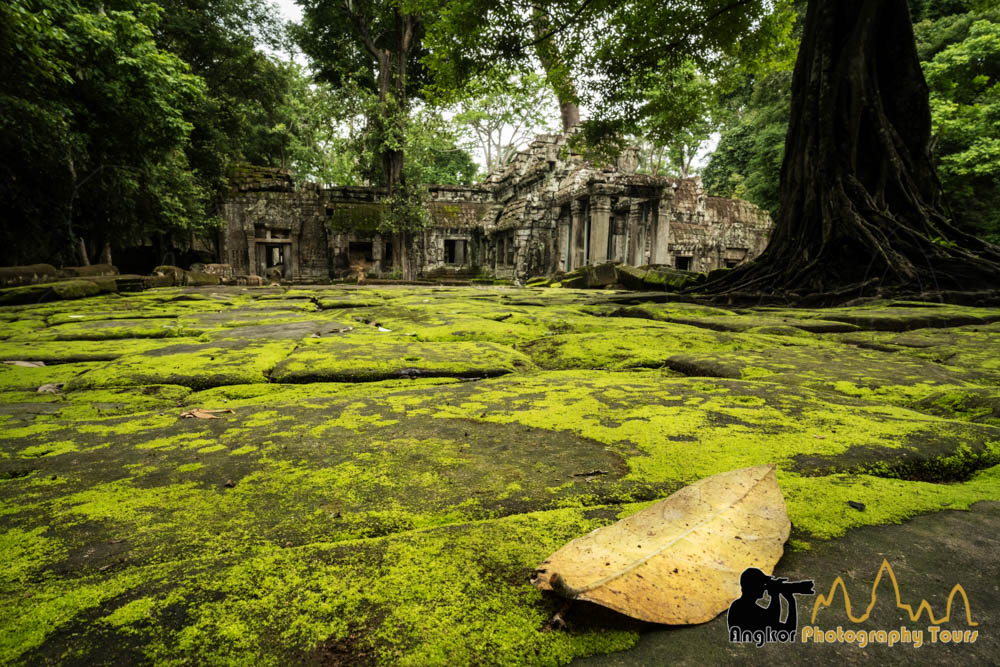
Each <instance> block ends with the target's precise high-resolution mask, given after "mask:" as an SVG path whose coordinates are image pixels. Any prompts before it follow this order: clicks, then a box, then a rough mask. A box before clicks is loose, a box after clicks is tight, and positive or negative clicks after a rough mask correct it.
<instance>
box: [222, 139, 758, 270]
mask: <svg viewBox="0 0 1000 667" xmlns="http://www.w3.org/2000/svg"><path fill="white" fill-rule="evenodd" d="M567 140H568V135H540V136H538V137H537V138H536V140H535V141H534V142H533V143H532V144H531V145H530V147H529V148H528V149H526V150H524V151H522V152H520V153H518V154H517V155H516V156H515V157H514V159H513V161H512V162H511V163H510V165H509V166H508V167H507V168H506V169H505V170H504V171H503V172H499V173H494V174H491V175H490V176H489V177H488V178H487V179H486V181H485V182H484V183H481V184H480V185H477V186H472V187H464V186H431V188H430V190H429V198H428V201H427V203H426V206H427V211H428V213H429V216H430V219H431V225H430V226H429V227H428V228H427V229H424V230H422V231H420V232H417V233H413V234H410V235H409V236H408V237H407V238H406V239H405V243H403V245H402V247H404V248H405V249H404V250H403V252H405V253H406V255H407V263H408V265H409V266H415V267H416V268H417V272H418V273H419V274H420V275H421V276H423V277H428V278H435V279H449V278H452V279H454V278H462V279H466V280H468V279H475V278H479V277H481V276H483V275H485V276H489V277H490V278H491V279H502V280H509V281H512V282H515V283H523V282H524V281H525V280H527V279H528V278H529V277H530V276H540V275H551V274H553V273H555V272H560V271H561V272H569V271H572V270H574V269H579V268H580V267H584V266H588V265H600V264H603V263H606V262H618V263H622V262H624V263H627V264H633V265H648V264H658V265H669V266H670V267H677V268H678V269H686V270H692V271H697V272H707V271H710V270H712V269H716V268H719V267H726V266H734V265H736V264H738V263H740V262H743V261H745V260H747V259H751V258H753V257H756V256H757V255H759V254H760V252H761V251H762V250H763V248H764V246H765V244H766V238H767V233H768V231H769V229H770V227H771V221H770V219H769V218H768V216H767V214H766V213H765V212H764V211H762V210H760V209H758V208H757V207H755V206H753V205H752V204H749V203H748V202H743V201H739V200H728V199H720V198H717V197H708V196H706V195H705V193H704V191H703V190H702V186H701V181H700V180H699V179H697V178H694V179H687V180H673V179H668V178H660V177H653V176H648V175H644V174H637V173H635V172H634V170H631V169H627V168H622V167H621V166H619V167H617V168H616V167H607V168H604V167H597V166H595V165H593V164H591V163H589V162H586V161H584V160H583V159H582V157H581V156H579V155H573V154H572V153H571V152H570V149H569V146H568V144H567ZM626 162H627V161H626ZM231 180H232V182H233V183H234V187H233V190H232V192H230V194H229V196H228V197H227V199H226V201H225V202H224V203H223V205H222V217H223V218H224V219H225V221H226V229H225V231H224V233H223V234H222V249H221V255H222V257H221V261H223V262H226V263H227V264H226V265H228V266H231V267H232V271H233V274H234V277H233V279H234V280H235V281H237V282H239V281H241V280H242V281H245V280H246V279H247V277H248V276H250V275H260V276H263V277H264V278H265V279H268V280H271V281H278V282H280V281H296V282H304V281H320V280H326V279H327V278H329V277H331V276H332V277H337V278H346V277H349V276H351V277H354V276H357V275H362V276H364V275H374V276H378V277H384V276H391V275H395V274H396V273H397V272H398V271H399V270H400V266H401V262H400V258H398V257H393V256H392V253H393V252H399V251H400V247H401V245H400V243H397V241H400V239H396V238H394V237H393V235H392V234H389V233H385V232H384V230H383V225H382V221H383V218H384V215H385V206H386V204H385V202H384V201H383V200H384V193H383V192H381V191H379V190H376V189H374V188H362V187H328V188H322V187H320V186H318V185H316V184H301V187H299V188H298V189H296V188H295V187H294V185H293V183H292V182H291V177H290V175H289V173H288V172H287V171H284V170H280V169H268V168H264V167H242V168H240V169H239V170H238V172H237V173H235V174H234V175H233V178H232V179H231ZM394 248H395V250H394ZM605 277H606V276H604V275H603V274H602V275H600V276H596V277H594V280H591V281H589V282H590V283H593V284H585V286H589V287H593V286H595V285H596V284H600V285H610V284H613V283H614V281H611V282H608V281H606V280H605ZM595 280H596V282H595ZM649 280H650V281H651V282H652V283H653V284H655V286H656V288H659V289H662V288H663V285H664V280H660V274H659V272H657V273H656V274H654V275H651V276H649ZM587 282H588V281H584V283H587ZM640 282H641V281H640ZM566 286H569V287H576V286H577V285H576V284H575V283H574V282H573V281H572V280H570V281H569V283H568V284H567V285H566ZM643 289H645V287H643Z"/></svg>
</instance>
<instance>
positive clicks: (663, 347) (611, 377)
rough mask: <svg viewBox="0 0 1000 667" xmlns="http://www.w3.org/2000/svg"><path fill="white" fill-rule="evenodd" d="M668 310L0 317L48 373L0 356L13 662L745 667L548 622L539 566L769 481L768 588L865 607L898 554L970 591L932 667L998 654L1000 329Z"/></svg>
mask: <svg viewBox="0 0 1000 667" xmlns="http://www.w3.org/2000/svg"><path fill="white" fill-rule="evenodd" d="M663 300H664V295H663V294H659V295H652V294H649V295H644V294H641V293H623V292H595V291H590V292H584V291H575V290H566V289H548V290H544V289H534V290H532V289H520V290H515V289H500V288H490V289H474V288H456V289H443V288H412V287H411V288H380V289H363V288H347V287H313V288H303V289H287V290H286V289H282V288H236V287H231V288H220V287H211V288H208V287H206V288H164V289H155V290H150V291H146V292H143V293H138V294H123V295H103V296H98V297H93V298H88V299H82V300H78V301H73V302H54V303H45V304H38V305H29V306H9V307H4V308H0V360H3V361H6V362H15V361H32V362H44V365H24V364H10V363H6V364H3V365H0V423H2V430H0V550H2V553H3V562H4V563H5V565H6V567H5V568H4V572H3V574H2V577H3V586H0V662H2V663H5V664H11V663H24V664H39V663H46V662H49V661H56V662H60V663H66V664H94V663H101V664H104V663H116V664H127V663H134V662H149V661H154V662H198V663H212V664H215V663H239V664H250V663H252V664H293V663H309V664H311V663H323V664H326V663H329V664H365V663H375V664H385V663H401V664H413V665H427V664H467V663H479V664H519V663H520V664H562V663H566V662H569V661H571V660H572V659H574V658H577V657H583V656H588V655H598V654H605V653H611V652H615V651H622V650H626V649H629V648H631V647H633V646H635V645H636V644H637V643H638V648H637V649H634V650H635V651H638V652H635V653H624V654H615V655H614V656H612V657H611V658H610V659H611V660H614V661H617V662H616V664H635V663H641V662H652V663H655V662H657V661H658V660H662V659H663V656H664V655H673V656H674V657H676V658H677V659H678V660H680V659H681V658H685V656H686V658H685V659H688V660H689V661H691V662H694V661H697V660H698V658H699V656H701V657H702V658H704V657H705V656H709V655H712V656H715V657H716V658H718V659H720V660H721V659H743V658H755V656H757V654H756V653H753V652H754V651H755V650H756V649H754V648H752V647H740V649H739V650H737V649H735V648H732V647H730V646H729V644H728V641H727V636H726V632H725V623H724V620H723V621H721V625H720V621H718V620H717V621H716V622H715V623H713V624H710V625H706V626H700V627H698V628H690V629H680V630H670V631H659V632H654V633H650V630H651V628H649V627H648V626H646V625H643V624H640V623H636V622H633V621H630V620H628V619H625V618H622V617H619V616H615V615H613V614H610V613H608V612H604V611H601V610H599V609H596V608H593V607H589V606H586V605H577V606H574V608H573V609H571V610H570V612H568V619H569V624H568V625H567V627H566V628H565V629H562V630H557V631H550V630H548V629H547V627H546V624H547V621H548V620H549V619H550V618H551V617H552V616H553V614H554V613H555V612H556V611H558V610H559V609H560V608H561V606H562V603H561V601H559V600H558V599H556V598H554V597H551V596H549V595H547V594H545V595H543V594H542V593H540V592H539V591H537V590H536V589H535V588H533V587H532V586H530V585H529V583H528V578H529V576H530V575H531V573H532V570H533V568H534V567H535V566H536V565H537V564H538V563H540V562H541V561H542V560H543V559H544V558H545V557H546V556H547V555H548V554H549V553H551V552H552V551H554V550H555V549H556V548H558V547H559V546H561V545H562V544H563V543H565V542H566V541H568V540H570V539H572V538H574V537H577V536H579V535H582V534H584V533H586V532H588V531H590V530H593V529H594V528H596V527H598V526H601V525H605V524H608V523H610V522H612V521H614V520H616V519H617V518H618V517H620V516H623V515H626V514H628V513H631V512H633V511H636V510H638V509H640V508H642V507H643V506H645V504H647V503H649V502H651V501H654V500H656V499H659V498H662V497H665V496H666V495H668V494H670V493H671V492H673V491H674V490H676V489H678V488H679V487H681V486H682V485H684V484H687V483H690V482H692V481H695V480H697V479H699V478H701V477H704V476H706V475H711V474H714V473H717V472H721V471H725V470H731V469H734V468H740V467H745V466H751V465H757V464H762V463H775V464H777V467H778V479H779V482H780V484H781V486H782V490H783V492H784V494H785V498H786V501H787V504H788V512H789V516H790V518H791V521H792V525H793V530H792V537H791V539H790V541H789V544H788V546H787V549H786V557H785V559H783V560H782V562H781V563H779V565H778V569H777V574H779V575H782V576H809V577H812V578H815V579H816V583H817V590H818V591H823V592H825V591H826V590H828V588H829V586H830V584H831V583H832V580H833V579H834V577H835V576H837V575H841V576H844V577H845V578H847V580H848V586H849V587H850V588H851V591H852V594H854V592H855V591H858V590H862V589H863V587H864V580H866V579H865V578H867V581H869V584H868V585H869V587H870V580H871V578H872V577H873V576H874V572H875V570H876V569H877V568H878V566H879V564H880V563H881V560H882V558H887V559H890V560H892V561H893V562H894V563H896V564H897V565H898V572H899V574H900V577H905V578H906V579H905V581H908V582H914V580H920V581H923V582H924V585H925V589H926V591H927V592H926V593H925V597H927V599H928V601H929V603H930V604H931V605H932V607H933V608H934V610H935V615H938V616H939V615H940V614H941V613H943V610H944V604H945V599H946V595H947V593H948V591H949V590H950V589H951V587H952V586H953V585H954V584H955V583H963V582H964V583H965V586H966V589H967V591H968V594H969V607H970V609H971V613H972V615H973V616H974V617H975V618H977V619H979V620H980V621H982V627H981V628H980V629H981V630H982V632H981V635H982V637H981V639H980V640H979V643H978V644H976V645H975V646H974V647H971V648H969V647H965V648H963V647H955V646H932V645H927V646H925V647H924V648H922V649H920V650H921V651H922V652H921V653H920V654H919V660H920V661H930V660H939V659H947V660H956V661H957V660H963V661H968V660H969V659H972V660H976V658H977V657H978V660H976V661H977V662H984V661H988V660H994V659H995V657H996V655H1000V640H998V638H997V637H996V633H995V632H993V631H992V630H993V629H995V627H996V626H995V624H993V625H989V624H988V623H987V622H986V621H987V620H988V619H991V618H994V617H995V615H996V610H997V609H1000V604H998V600H997V592H996V590H995V585H992V584H995V582H996V581H997V577H996V569H997V565H996V562H995V553H996V549H997V547H1000V538H998V531H997V530H995V529H994V530H984V531H983V532H980V533H975V532H972V533H966V532H962V531H970V530H971V531H974V530H975V526H978V525H984V526H985V525H994V524H996V525H1000V524H998V519H997V512H996V510H995V507H996V506H995V505H990V504H988V503H980V501H1000V465H998V464H1000V310H996V309H981V308H971V307H956V306H946V305H935V304H929V303H912V302H895V303H886V302H883V303H873V304H869V305H865V306H857V307H845V308H835V309H827V310H822V311H819V310H794V309H779V308H757V309H751V310H739V311H737V310H728V309H721V308H711V307H706V306H699V305H693V304H686V303H676V302H663ZM40 388H43V391H42V392H39V389H40ZM49 392H54V393H49ZM195 408H203V409H206V410H231V412H228V411H227V412H221V413H218V414H217V417H218V418H216V419H198V418H184V417H183V416H182V415H183V413H185V412H187V411H190V410H193V409H195ZM848 501H852V502H854V503H863V505H864V509H863V510H859V509H856V508H855V507H852V506H851V505H849V504H848ZM974 503H980V504H978V505H976V508H975V510H976V511H975V512H973V513H967V514H962V515H955V516H959V517H960V518H956V519H952V518H948V517H952V516H953V514H949V513H941V514H934V515H932V516H930V517H919V518H918V519H915V520H913V521H910V522H909V523H906V524H904V526H886V524H893V523H898V522H903V521H904V520H909V519H910V517H913V516H914V515H917V514H922V513H929V512H936V511H938V510H943V509H949V510H956V509H964V508H967V507H969V506H970V505H972V504H974ZM983 508H986V509H983ZM977 512H978V514H977ZM983 512H986V514H983ZM991 512H992V513H991ZM938 517H941V518H940V519H938ZM963 517H964V518H963ZM924 520H933V521H938V523H935V524H933V525H934V526H938V527H937V528H933V529H931V528H926V527H925V526H927V525H930V524H925V523H919V522H921V521H924ZM990 522H992V523H990ZM892 531H896V532H892ZM928 531H930V532H928ZM934 531H941V532H940V533H939V534H940V544H939V545H938V546H939V547H940V548H941V549H943V550H945V551H947V550H948V549H951V551H947V553H953V552H954V554H955V559H953V560H950V561H948V563H947V564H945V563H943V562H937V561H934V560H933V559H932V558H930V555H931V554H932V552H933V553H945V551H934V550H933V549H932V550H931V551H928V549H929V548H931V547H933V544H934V542H933V540H931V542H930V543H929V542H928V539H930V538H928V537H927V536H928V535H936V534H938V533H935V532H934ZM949 531H950V532H949ZM873 536H874V537H873ZM948 536H950V537H948ZM959 538H961V539H964V540H965V541H964V542H963V541H961V540H960V539H959ZM956 540H958V541H956ZM920 554H923V555H922V556H921V555H920ZM921 558H923V560H921ZM963 558H964V560H963ZM915 564H919V568H918V567H917V566H916V565H915ZM931 567H935V568H937V569H936V570H934V571H930V570H929V569H927V568H931ZM915 568H916V569H915ZM991 573H992V574H991ZM902 581H903V579H901V583H902ZM976 582H980V583H981V584H982V585H980V586H976V585H975V583H976ZM984 582H985V583H984ZM989 582H992V584H990V583H989ZM991 586H992V587H991ZM906 590H909V591H910V592H913V591H914V590H916V589H906ZM920 590H921V591H923V590H924V589H920ZM883 592H884V591H883ZM885 596H886V599H888V596H889V594H888V593H885ZM914 602H916V600H914ZM803 606H805V605H800V607H803ZM809 607H810V608H811V605H809ZM956 609H957V610H958V611H956V612H955V615H956V618H958V617H959V616H961V617H962V618H964V615H962V614H961V612H962V607H961V605H960V604H958V605H956ZM842 613H843V612H841V614H842ZM806 616H808V614H807V613H805V612H803V611H800V619H801V618H803V617H806ZM886 618H893V619H894V620H893V622H895V617H886ZM806 620H808V619H806ZM820 621H823V622H825V623H826V624H827V625H830V626H833V627H835V626H836V625H837V624H838V623H843V621H842V620H837V617H836V616H835V610H834V609H833V608H831V609H830V610H829V611H826V610H824V611H822V612H821V613H820ZM922 622H923V621H922ZM959 625H961V626H962V627H965V625H964V621H962V623H960V624H959ZM987 626H989V627H987ZM712 628H714V629H712ZM991 634H992V635H993V636H990V635H991ZM806 648H808V647H799V650H798V651H797V653H796V655H797V656H800V657H802V658H803V659H808V658H809V655H810V654H809V653H808V651H806V650H805V649H806ZM913 650H915V649H913ZM671 651H676V652H675V653H671ZM702 651H704V653H702ZM963 651H966V652H963ZM969 651H971V652H969ZM768 655H771V656H772V657H780V655H783V654H780V653H779V652H778V651H777V648H776V649H775V650H773V651H771V652H770V653H769V654H768ZM817 655H819V654H818V653H817ZM823 655H825V656H826V658H825V662H828V663H831V664H832V663H836V664H842V663H843V662H844V661H845V660H846V661H857V660H861V659H864V658H865V657H867V656H869V653H867V652H865V651H864V650H862V649H859V648H858V647H856V646H854V647H844V648H843V649H842V650H840V649H838V650H837V651H835V652H827V653H824V654H823ZM893 655H896V654H893ZM885 657H886V659H887V660H888V659H889V658H892V655H889V654H888V653H887V654H886V656H885ZM897 657H898V658H899V659H903V658H906V660H907V661H913V660H914V659H915V658H914V654H912V652H911V653H906V654H898V656H897Z"/></svg>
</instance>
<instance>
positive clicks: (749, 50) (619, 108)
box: [424, 0, 791, 145]
mask: <svg viewBox="0 0 1000 667" xmlns="http://www.w3.org/2000/svg"><path fill="white" fill-rule="evenodd" d="M789 4H790V3H789V2H787V1H786V0H780V1H779V2H770V1H763V0H751V1H748V2H740V3H732V2H731V1H730V0H711V1H709V2H704V1H701V2H694V1H693V0H692V1H687V0H685V1H682V2H671V3H663V2H658V1H656V0H635V1H633V2H627V3H622V2H617V1H615V0H590V1H589V2H583V3H580V2H576V1H569V0H552V1H549V2H545V3H543V4H542V5H539V4H537V3H534V2H523V1H522V0H516V1H514V2H504V3H498V2H491V1H488V0H463V1H456V2H451V3H449V4H448V6H447V10H448V11H447V12H442V14H441V16H440V18H439V19H438V20H437V21H435V22H434V24H433V25H429V26H428V27H427V33H426V36H425V39H424V43H425V44H426V45H428V47H429V54H428V56H427V57H425V58H424V63H425V65H426V66H427V68H428V69H429V70H430V71H431V72H432V73H433V75H434V77H435V85H436V86H438V87H439V88H443V89H458V88H461V86H462V85H463V84H464V82H465V81H467V80H468V78H469V77H470V76H472V75H475V74H483V73H484V72H489V71H499V72H501V73H504V72H511V71H515V70H516V69H517V67H518V66H519V65H520V64H521V63H524V62H527V61H528V59H529V58H530V56H531V54H532V53H533V51H534V49H535V45H536V44H537V43H539V42H540V41H549V42H551V43H550V44H549V46H550V47H551V49H553V50H555V51H556V52H558V53H559V54H560V67H561V68H562V69H564V70H565V71H568V72H571V73H573V75H574V76H575V77H576V78H575V81H574V83H575V84H576V85H575V89H576V90H575V92H576V93H577V96H578V98H579V99H580V100H581V102H583V103H584V104H586V105H587V107H588V108H589V110H590V120H589V121H587V122H586V123H585V124H584V125H585V129H586V130H587V132H586V134H587V136H586V138H587V140H588V143H590V144H592V145H597V144H599V143H600V142H601V140H603V139H605V138H607V137H609V136H610V137H616V136H617V137H624V136H626V135H629V134H635V133H636V131H637V128H638V127H639V125H640V123H641V122H642V121H643V120H644V118H645V117H646V115H647V114H648V113H649V112H651V111H652V109H648V108H646V98H645V92H646V91H649V90H651V89H653V88H654V87H655V86H657V85H658V84H659V83H660V82H661V81H662V80H663V77H664V74H665V73H666V72H669V71H671V70H673V69H675V68H684V67H687V66H689V65H688V64H689V63H690V64H691V66H693V67H694V68H695V69H696V70H697V71H698V72H700V73H702V74H703V75H705V76H710V77H711V76H715V75H718V74H719V73H720V72H721V71H723V70H725V69H727V68H729V67H731V66H732V65H733V63H743V64H745V65H746V66H747V67H751V66H752V65H753V63H754V62H755V61H757V60H758V59H760V58H761V57H762V55H764V54H765V53H767V52H768V51H769V50H770V49H772V48H773V46H774V44H775V43H776V42H780V41H781V39H782V36H783V35H786V34H787V33H788V31H789V29H790V25H791V14H790V13H789V12H788V11H787V7H788V5H789ZM537 12H542V13H544V19H545V20H544V23H545V24H546V25H548V26H552V27H551V28H550V29H549V30H547V31H546V32H545V33H544V34H543V35H541V36H539V37H534V26H533V21H536V20H537V17H536V14H537Z"/></svg>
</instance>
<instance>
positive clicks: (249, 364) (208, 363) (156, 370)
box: [69, 341, 294, 389]
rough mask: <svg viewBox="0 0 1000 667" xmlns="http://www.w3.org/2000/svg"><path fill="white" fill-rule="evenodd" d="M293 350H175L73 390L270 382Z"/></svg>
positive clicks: (141, 358)
mask: <svg viewBox="0 0 1000 667" xmlns="http://www.w3.org/2000/svg"><path fill="white" fill-rule="evenodd" d="M293 348H294V344H293V343H292V342H289V341H276V342H254V341H251V342H233V343H228V344H226V343H223V342H218V343H201V344H195V345H191V344H179V345H172V346H169V347H164V348H161V349H158V350H155V351H151V352H146V353H140V354H131V355H126V356H124V357H121V358H119V359H117V360H116V361H112V362H109V363H108V364H107V365H105V366H104V367H102V368H100V369H95V370H94V371H93V372H91V373H88V374H86V375H83V376H81V377H79V378H77V379H76V380H74V381H73V382H71V383H70V384H69V388H70V389H90V388H103V387H121V386H133V385H150V384H175V385H183V386H187V387H191V388H193V389H205V388H208V387H214V386H219V385H226V384H250V383H255V382H267V380H268V377H267V373H269V372H270V370H271V369H272V368H274V366H275V365H276V364H277V363H278V362H279V361H281V360H282V359H284V358H285V357H286V356H287V355H288V353H289V352H291V350H292V349H293Z"/></svg>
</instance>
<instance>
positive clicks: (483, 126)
mask: <svg viewBox="0 0 1000 667" xmlns="http://www.w3.org/2000/svg"><path fill="white" fill-rule="evenodd" d="M462 97H463V99H462V100H461V101H460V102H459V103H458V105H457V113H456V114H455V116H454V119H453V120H454V122H455V123H457V124H458V125H459V127H461V128H462V129H463V130H464V131H465V133H466V134H468V135H471V138H472V139H473V141H474V142H475V144H476V145H477V146H478V147H479V149H480V151H482V155H483V158H484V162H485V166H486V171H487V172H491V171H495V170H498V169H501V168H503V166H504V165H506V164H507V162H508V161H509V160H510V158H511V157H513V155H514V153H515V152H516V151H517V150H519V149H520V148H521V147H522V146H523V145H524V144H526V143H527V142H528V141H530V140H531V139H532V138H533V137H534V134H535V133H536V132H537V131H538V130H539V129H546V128H547V121H548V114H547V113H546V109H548V108H549V107H551V106H552V101H553V100H552V94H551V93H550V92H549V89H548V86H547V85H546V82H545V80H544V79H543V78H542V77H540V76H539V75H537V74H535V73H528V74H522V75H509V76H508V75H504V76H503V77H502V78H494V77H486V78H476V79H474V80H472V81H471V82H470V83H469V84H468V86H467V87H466V89H465V91H464V94H463V95H462Z"/></svg>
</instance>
